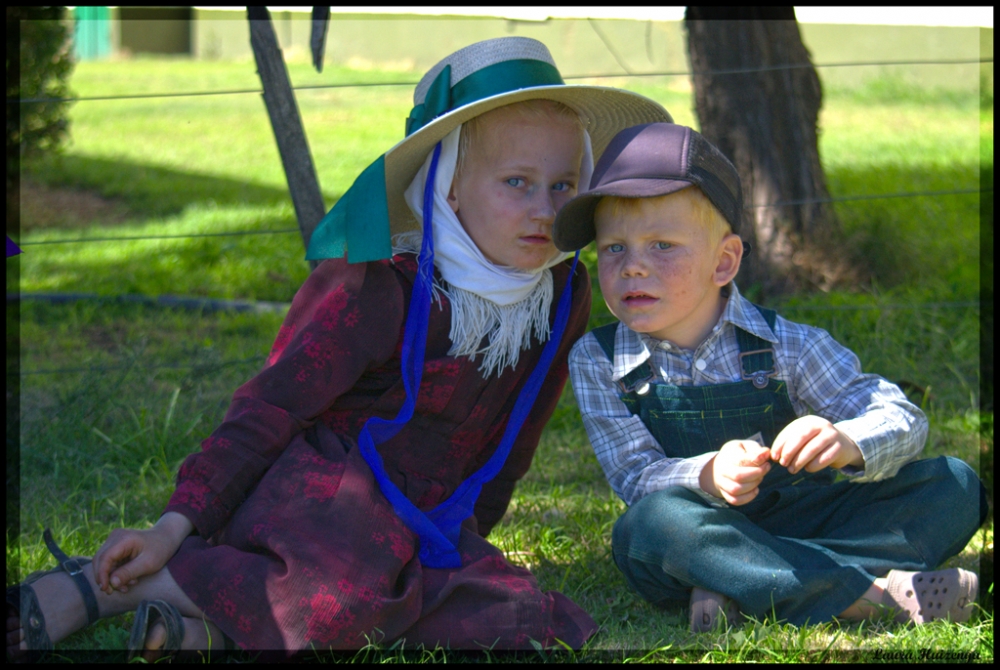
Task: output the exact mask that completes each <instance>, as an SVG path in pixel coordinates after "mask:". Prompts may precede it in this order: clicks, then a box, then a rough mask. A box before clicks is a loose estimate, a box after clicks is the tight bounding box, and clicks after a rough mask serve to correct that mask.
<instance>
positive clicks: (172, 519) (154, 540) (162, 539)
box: [93, 512, 193, 595]
mask: <svg viewBox="0 0 1000 670" xmlns="http://www.w3.org/2000/svg"><path fill="white" fill-rule="evenodd" d="M192 528H193V526H192V525H191V522H190V521H188V519H187V518H186V517H184V516H183V515H181V514H178V513H176V512H168V513H167V514H165V515H163V517H161V518H160V521H159V522H157V524H156V525H155V526H153V527H152V528H149V529H148V530H131V529H128V528H116V529H115V530H113V531H111V535H109V536H108V539H107V540H105V541H104V544H102V545H101V548H100V549H98V550H97V553H96V554H94V559H93V570H94V580H95V581H96V582H97V586H98V588H100V589H101V590H102V591H104V592H105V593H107V594H108V595H110V594H111V593H112V592H113V591H121V592H122V593H126V592H127V591H128V587H129V586H132V585H134V584H136V583H138V580H139V578H140V577H143V576H145V575H151V574H153V573H155V572H158V571H159V570H160V569H162V568H163V566H164V565H166V564H167V561H169V560H170V559H171V558H172V557H173V555H174V554H175V553H177V549H178V548H179V547H180V546H181V542H183V541H184V538H185V537H187V536H188V534H189V533H190V532H191V530H192Z"/></svg>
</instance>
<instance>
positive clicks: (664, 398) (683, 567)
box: [593, 305, 986, 625]
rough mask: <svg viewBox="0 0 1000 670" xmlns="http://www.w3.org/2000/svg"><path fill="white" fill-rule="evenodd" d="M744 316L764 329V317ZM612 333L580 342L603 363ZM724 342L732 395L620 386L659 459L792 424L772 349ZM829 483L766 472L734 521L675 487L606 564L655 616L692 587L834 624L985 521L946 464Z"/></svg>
mask: <svg viewBox="0 0 1000 670" xmlns="http://www.w3.org/2000/svg"><path fill="white" fill-rule="evenodd" d="M755 307H756V305H755ZM757 309H758V310H759V311H760V312H761V314H762V315H763V316H764V318H765V320H766V321H767V323H768V325H769V326H770V327H771V328H772V329H773V328H774V324H775V316H776V315H775V313H774V312H773V311H771V310H767V309H764V308H761V307H757ZM617 326H618V324H612V325H610V326H604V327H602V328H598V329H595V330H594V331H593V333H594V335H595V337H596V338H597V340H598V342H599V343H600V344H601V347H602V349H603V350H604V352H605V353H606V354H607V355H608V358H610V359H612V360H613V358H614V355H613V349H614V336H615V329H616V328H617ZM623 327H624V326H623ZM736 335H737V339H738V342H739V347H740V368H741V370H742V373H743V381H739V382H734V383H729V384H717V385H707V386H671V385H668V384H661V383H658V382H655V381H653V377H654V376H653V371H652V367H651V366H650V365H649V362H648V361H647V362H646V363H643V364H642V365H641V366H639V367H638V368H636V369H635V370H633V371H632V372H631V373H629V374H628V375H626V376H625V377H624V378H623V379H622V380H621V381H620V382H619V387H620V388H619V393H620V397H621V399H622V401H623V402H624V403H625V405H626V406H627V407H628V408H629V410H630V411H631V412H632V413H633V414H635V415H638V416H639V417H640V418H641V419H642V422H643V423H644V424H645V425H646V427H647V428H648V429H649V431H650V432H651V433H652V434H653V436H654V437H655V438H656V439H657V441H658V442H659V444H660V447H661V448H662V449H663V450H664V452H665V454H666V455H667V456H668V457H673V458H689V457H692V456H697V455H699V454H703V453H706V452H709V451H717V450H718V449H719V448H721V447H722V445H723V443H725V442H727V441H729V440H736V439H747V438H750V437H751V436H753V435H754V434H755V433H757V432H759V433H761V435H762V436H763V440H762V444H764V445H765V446H768V445H770V444H772V443H773V441H774V439H775V437H776V436H777V434H778V433H779V432H781V430H782V429H783V428H784V427H785V426H786V425H787V424H788V423H790V422H791V421H793V420H794V419H795V418H797V417H796V415H795V412H794V410H793V408H792V404H791V400H790V399H789V397H788V391H787V386H786V382H784V381H781V380H779V379H777V378H776V376H777V370H776V369H775V364H774V352H773V349H772V346H773V345H772V344H771V343H770V342H768V341H766V340H762V339H760V338H758V337H756V336H755V335H753V334H751V333H749V332H746V331H744V330H742V329H740V328H737V329H736ZM835 474H836V472H835V471H834V470H831V469H830V468H826V469H824V470H821V471H819V472H816V473H807V472H805V470H800V471H799V472H798V473H796V474H795V475H792V474H790V473H789V472H788V471H787V470H786V469H785V468H784V467H782V466H781V465H779V464H778V463H775V462H772V463H771V470H770V472H768V474H767V475H766V476H765V477H764V480H763V481H762V482H761V486H760V492H759V494H758V495H757V497H756V498H754V499H753V500H752V501H751V502H749V503H747V504H745V505H741V506H738V507H734V506H725V507H718V506H713V505H712V504H711V503H709V502H708V501H707V500H706V499H705V498H703V497H702V496H701V495H699V494H698V493H695V492H694V491H691V490H690V489H687V488H685V487H681V486H672V487H668V488H666V489H663V490H660V491H656V492H653V493H650V494H648V495H646V496H645V497H644V498H642V499H641V500H639V501H638V502H637V503H635V504H634V505H632V506H631V507H630V508H629V510H628V511H627V512H626V513H625V514H623V515H622V516H621V518H619V519H618V521H617V522H616V523H615V527H614V530H613V534H612V550H613V554H614V558H615V562H616V563H617V565H618V567H619V569H621V571H622V572H623V573H624V575H625V578H626V580H627V581H628V582H629V584H630V585H631V586H632V588H634V589H635V590H636V591H637V592H638V593H639V594H640V595H641V596H642V597H643V598H645V599H646V600H648V601H650V602H652V603H654V604H657V605H662V606H669V605H675V606H676V605H680V606H683V605H686V604H687V600H688V598H689V595H690V590H691V588H692V587H694V586H698V587H701V588H704V589H708V590H710V591H715V592H717V593H722V594H724V595H726V596H728V597H730V598H733V599H734V600H736V602H737V603H739V605H740V609H741V611H742V612H743V613H745V614H748V615H751V616H754V617H757V618H763V617H764V616H768V617H771V618H772V620H773V619H778V620H786V621H788V622H789V623H792V624H795V625H803V624H805V623H806V622H807V621H808V622H811V623H818V622H821V621H826V620H829V619H830V618H832V617H834V616H837V615H838V614H840V613H841V612H843V611H844V610H845V609H847V608H848V607H849V606H850V605H851V604H853V603H854V602H855V601H856V600H857V599H858V598H859V597H860V596H861V595H863V594H864V592H865V591H867V589H868V587H869V586H870V585H871V583H872V581H873V580H874V579H875V578H876V577H880V576H884V575H885V574H886V573H887V572H888V571H889V570H891V569H903V570H927V569H933V568H935V567H937V566H938V565H939V564H940V563H941V562H942V561H944V560H945V559H947V558H949V557H950V556H953V555H955V554H957V553H959V552H960V551H961V550H962V549H963V548H964V547H965V545H966V544H967V543H968V542H969V540H970V539H971V537H972V535H973V534H974V533H975V531H976V529H977V528H978V527H979V525H980V524H981V523H982V521H983V519H984V516H985V512H986V503H985V492H984V491H983V490H982V485H981V484H980V483H979V480H978V478H977V477H976V475H975V473H974V472H973V471H972V469H971V468H969V467H968V466H967V465H966V464H965V463H963V462H962V461H960V460H958V459H955V458H950V457H941V458H935V459H930V460H923V461H914V462H911V463H908V464H907V465H905V466H903V467H902V468H901V469H900V470H899V472H898V473H897V474H896V476H895V477H892V478H889V479H885V480H882V481H880V482H871V483H863V484H855V483H851V482H849V481H841V482H837V483H834V478H835Z"/></svg>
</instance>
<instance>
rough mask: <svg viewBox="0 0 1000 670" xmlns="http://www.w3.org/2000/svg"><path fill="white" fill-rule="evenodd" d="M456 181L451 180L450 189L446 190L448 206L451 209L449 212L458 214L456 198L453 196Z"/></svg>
mask: <svg viewBox="0 0 1000 670" xmlns="http://www.w3.org/2000/svg"><path fill="white" fill-rule="evenodd" d="M456 181H458V180H457V179H452V180H451V188H449V189H448V205H449V206H450V207H451V211H453V212H455V214H458V196H457V195H456V194H455V182H456Z"/></svg>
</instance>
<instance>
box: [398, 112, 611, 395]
mask: <svg viewBox="0 0 1000 670" xmlns="http://www.w3.org/2000/svg"><path fill="white" fill-rule="evenodd" d="M461 130H462V127H461V126H458V127H457V128H455V129H454V130H453V131H452V132H451V133H449V134H448V135H447V136H446V137H445V138H444V139H443V140H441V155H440V157H439V158H438V166H437V173H436V174H435V178H434V224H433V225H434V231H433V234H434V265H435V267H437V269H438V271H439V272H440V273H441V276H442V277H443V278H444V280H445V282H446V284H447V285H446V286H435V289H436V290H438V291H440V292H442V293H444V294H445V295H446V296H448V299H449V301H450V302H451V310H452V311H451V333H450V337H451V342H452V345H451V349H450V350H449V351H448V354H449V355H451V356H469V357H470V358H471V357H474V356H476V355H477V354H484V358H483V363H482V365H481V366H480V368H479V369H480V371H482V372H483V376H484V377H487V376H489V375H490V374H492V373H493V372H496V373H497V374H498V375H499V374H500V373H501V372H503V370H504V369H505V368H506V367H507V366H508V365H509V366H511V367H514V366H516V365H517V361H518V359H519V357H520V352H521V350H523V349H527V348H529V347H530V346H531V335H532V333H534V335H535V337H536V338H537V339H538V341H539V342H545V341H546V340H548V338H549V318H548V317H549V311H550V308H551V306H552V295H553V290H552V272H551V271H550V270H549V268H551V267H552V266H554V265H556V264H558V263H561V262H563V261H564V260H566V259H567V258H570V257H572V255H573V254H572V253H558V254H556V255H555V257H554V258H552V259H551V260H550V261H549V262H548V263H546V264H545V265H544V266H543V267H541V268H538V269H537V270H532V271H529V270H520V269H517V268H511V267H505V266H502V265H496V264H494V263H492V262H491V261H489V260H487V259H486V257H485V256H483V253H482V252H481V251H480V250H479V247H477V246H476V243H475V242H473V241H472V238H471V237H469V234H468V233H466V232H465V228H464V227H462V224H461V222H460V221H459V220H458V217H457V216H456V215H455V213H454V212H453V211H452V210H451V206H450V205H449V204H448V192H449V191H450V190H451V182H452V180H453V179H454V176H455V168H456V166H457V163H458V140H459V137H460V135H461ZM583 135H584V151H583V159H582V161H581V165H580V181H579V183H580V185H581V186H582V187H583V188H581V189H580V190H581V191H583V190H585V189H586V187H587V186H589V185H590V178H591V175H592V174H593V172H594V156H593V149H592V148H591V143H590V135H589V134H588V133H587V132H586V131H584V134H583ZM432 156H433V152H431V153H430V154H429V155H428V156H427V159H426V160H425V161H424V164H423V166H421V168H420V170H419V171H418V172H417V174H416V176H415V177H414V178H413V181H412V182H410V185H409V187H407V189H406V191H405V192H404V197H405V199H406V203H407V204H408V205H409V206H410V209H411V210H412V211H413V213H414V215H415V216H416V217H417V220H418V221H421V222H422V221H423V207H424V184H425V182H426V180H427V173H428V171H429V170H430V164H431V158H432ZM420 238H421V233H420V232H419V231H414V232H412V233H404V234H402V235H397V236H396V237H394V238H393V253H394V254H395V253H399V252H401V251H410V252H413V253H419V251H420ZM487 336H488V337H489V339H488V341H487V344H486V346H484V347H482V348H480V343H482V341H483V338H484V337H487Z"/></svg>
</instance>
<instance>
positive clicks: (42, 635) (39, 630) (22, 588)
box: [7, 528, 100, 652]
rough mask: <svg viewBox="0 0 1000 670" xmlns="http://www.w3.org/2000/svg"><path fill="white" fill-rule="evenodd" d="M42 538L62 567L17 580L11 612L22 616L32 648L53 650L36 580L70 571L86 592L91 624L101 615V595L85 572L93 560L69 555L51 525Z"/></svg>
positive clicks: (9, 601)
mask: <svg viewBox="0 0 1000 670" xmlns="http://www.w3.org/2000/svg"><path fill="white" fill-rule="evenodd" d="M42 539H43V540H45V546H46V547H48V549H49V551H50V552H52V555H53V556H55V557H56V561H58V562H59V567H57V568H53V569H52V570H43V571H38V572H33V573H31V574H30V575H28V577H27V579H25V580H24V581H23V582H22V583H21V584H15V585H14V586H10V587H8V588H7V611H8V616H11V615H13V616H19V617H20V618H21V628H22V630H23V631H24V640H25V642H26V643H27V646H28V651H29V652H31V651H50V650H51V649H52V640H51V639H50V638H49V633H48V631H47V630H46V628H45V617H44V616H43V615H42V608H41V606H40V605H39V604H38V596H37V595H36V594H35V589H33V588H31V585H32V584H33V583H34V582H37V581H38V580H39V579H41V578H42V577H45V576H46V575H51V574H55V573H57V572H66V573H67V574H68V575H69V576H70V577H71V578H72V579H73V583H74V584H76V588H77V589H79V590H80V595H82V596H83V603H84V605H85V606H86V608H87V625H90V624H92V623H94V622H95V621H97V620H98V619H99V618H100V614H99V612H98V609H97V597H96V596H95V595H94V592H93V590H92V589H91V588H90V582H88V581H87V578H86V577H85V576H84V574H83V566H85V565H87V564H88V563H90V562H91V560H90V559H89V558H85V557H83V556H74V557H72V558H70V557H69V556H67V555H66V553H65V552H64V551H63V550H62V549H60V548H59V545H57V544H56V543H55V540H53V539H52V531H50V530H49V529H48V528H46V529H45V532H44V533H42Z"/></svg>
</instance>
